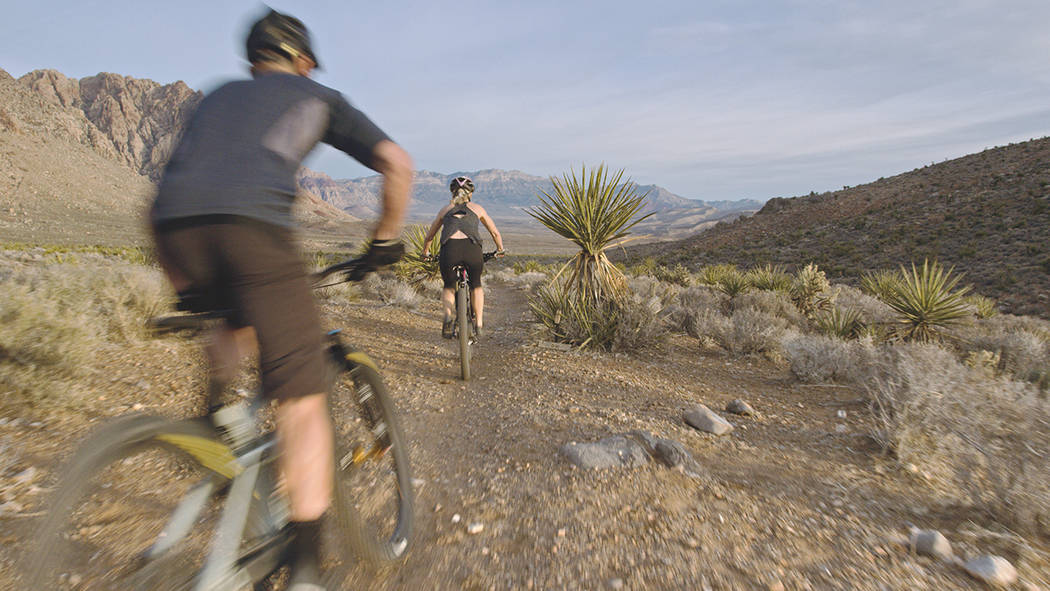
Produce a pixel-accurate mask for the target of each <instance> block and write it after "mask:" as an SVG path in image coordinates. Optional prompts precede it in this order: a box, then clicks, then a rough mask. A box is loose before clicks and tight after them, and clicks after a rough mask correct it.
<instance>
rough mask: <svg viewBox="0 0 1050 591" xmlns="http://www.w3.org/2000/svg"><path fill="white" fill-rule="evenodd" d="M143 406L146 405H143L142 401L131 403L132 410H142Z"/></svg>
mask: <svg viewBox="0 0 1050 591" xmlns="http://www.w3.org/2000/svg"><path fill="white" fill-rule="evenodd" d="M143 408H146V407H144V406H142V403H141V402H136V403H135V404H132V405H131V410H142V409H143Z"/></svg>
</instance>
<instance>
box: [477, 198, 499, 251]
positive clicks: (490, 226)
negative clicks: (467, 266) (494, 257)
mask: <svg viewBox="0 0 1050 591" xmlns="http://www.w3.org/2000/svg"><path fill="white" fill-rule="evenodd" d="M478 208H479V209H481V215H479V216H478V217H479V218H480V219H481V223H482V224H485V229H486V230H488V231H489V234H492V241H493V242H495V243H496V251H497V252H503V237H502V236H500V233H499V230H498V229H496V224H495V223H494V222H493V221H492V218H490V217H489V213H488V212H487V211H485V208H484V207H481V206H480V205H479V206H478Z"/></svg>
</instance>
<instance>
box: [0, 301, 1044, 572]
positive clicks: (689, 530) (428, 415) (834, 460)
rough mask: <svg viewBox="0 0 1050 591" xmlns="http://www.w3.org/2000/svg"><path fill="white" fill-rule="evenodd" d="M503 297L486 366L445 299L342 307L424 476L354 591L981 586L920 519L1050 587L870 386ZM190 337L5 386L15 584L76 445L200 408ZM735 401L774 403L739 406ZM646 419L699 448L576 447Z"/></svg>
mask: <svg viewBox="0 0 1050 591" xmlns="http://www.w3.org/2000/svg"><path fill="white" fill-rule="evenodd" d="M487 303H488V310H489V312H488V316H487V325H488V329H487V333H486V335H485V338H484V339H483V340H482V342H481V343H480V344H479V345H477V346H476V348H475V363H474V379H473V380H472V381H470V382H469V383H464V382H461V381H460V380H458V357H457V351H456V349H455V348H454V346H453V344H452V343H451V342H449V341H444V340H442V339H441V337H440V334H439V333H440V322H439V312H438V308H437V305H436V303H435V302H426V303H425V304H423V305H422V306H421V307H420V309H418V310H406V309H403V308H398V307H394V306H384V305H382V304H380V303H379V302H377V301H374V300H370V299H367V298H363V299H357V300H352V301H350V302H349V303H335V302H334V301H329V302H328V303H326V304H324V307H325V317H326V321H327V322H328V323H329V324H331V325H332V326H341V327H344V329H345V331H346V334H347V336H348V338H349V340H351V341H353V342H356V343H358V344H359V345H360V346H362V347H363V348H365V349H366V350H367V351H369V352H370V353H371V354H372V355H373V356H374V358H375V359H376V360H377V361H378V362H379V364H380V366H381V368H382V370H383V375H384V376H385V378H386V380H387V381H388V384H389V386H390V390H391V393H392V395H393V396H394V398H395V399H396V401H397V404H398V406H399V407H400V409H401V414H402V419H403V423H404V427H405V430H406V432H407V435H408V438H409V440H410V442H411V458H412V464H413V465H412V467H413V471H414V476H415V478H417V482H416V484H417V487H418V489H417V490H418V499H417V532H418V536H417V539H416V544H415V547H414V548H413V549H412V551H411V553H410V555H409V556H408V558H407V560H406V561H405V562H404V563H403V564H401V565H400V566H398V567H396V568H391V569H387V570H384V571H380V572H376V571H374V570H370V569H367V568H365V567H360V568H357V569H355V570H354V571H353V572H351V573H350V575H349V578H348V579H347V580H345V581H344V582H342V583H341V587H340V588H344V589H373V590H382V589H409V588H416V589H479V590H482V589H484V590H487V589H701V590H707V589H766V590H775V589H863V590H866V589H871V590H878V591H882V590H889V589H972V588H979V586H980V585H981V583H978V582H976V581H975V579H973V578H971V577H970V576H969V575H968V574H967V573H966V571H965V570H964V569H963V568H961V566H960V565H959V564H957V563H955V562H953V561H951V560H941V559H937V558H933V557H929V556H925V555H921V554H919V553H918V552H915V551H914V550H915V548H914V547H910V545H909V544H908V543H907V539H908V535H909V527H917V528H920V529H927V528H929V529H936V530H938V531H940V532H941V533H943V534H944V535H945V536H946V538H947V540H948V541H950V543H951V546H952V549H953V551H954V554H955V556H957V557H959V558H961V559H970V558H972V557H975V556H978V555H981V554H993V555H998V556H1002V557H1004V558H1006V559H1008V560H1009V561H1010V562H1011V563H1012V565H1013V566H1015V567H1016V568H1017V571H1018V572H1019V573H1020V582H1019V583H1017V584H1016V587H1015V588H1020V589H1047V588H1050V585H1048V582H1050V559H1048V557H1050V554H1048V552H1050V547H1048V546H1047V545H1046V544H1045V541H1044V543H1040V542H1038V541H1033V540H1022V539H1021V538H1019V537H1017V536H1015V535H1013V534H1011V533H1010V532H1009V531H1008V530H1005V529H1003V528H1001V527H998V526H997V525H996V524H994V523H992V522H989V521H987V520H986V519H985V518H984V517H983V516H981V515H979V514H976V513H972V512H968V511H966V510H963V509H959V508H956V507H952V506H945V505H943V504H940V503H938V501H937V495H935V494H932V493H931V488H930V486H929V484H928V483H927V482H926V480H925V479H924V476H923V474H921V473H920V472H918V471H917V470H914V471H909V470H908V467H907V466H904V467H901V466H898V465H897V463H896V462H895V461H894V460H893V459H892V458H889V457H886V456H885V455H884V454H882V452H881V450H880V449H879V447H878V446H877V445H876V444H875V443H874V441H873V440H872V439H870V438H869V437H868V435H867V434H868V433H870V432H872V431H873V429H874V428H875V425H873V424H872V418H871V415H870V413H869V412H868V410H867V407H866V403H865V402H864V400H863V399H862V395H861V393H860V392H858V391H853V390H851V389H849V388H844V387H839V386H833V385H827V386H823V385H817V386H813V385H808V386H807V385H801V384H799V383H797V382H796V381H795V380H794V379H793V378H792V377H791V374H790V373H789V372H788V371H787V370H786V369H785V368H783V367H781V366H778V365H776V364H774V363H771V362H769V361H765V360H759V359H750V360H749V359H734V358H728V357H723V356H720V355H710V354H700V353H699V352H698V349H697V345H696V341H695V340H692V339H689V338H686V337H675V338H673V339H672V340H671V341H670V342H669V344H668V346H667V348H666V349H665V350H664V351H662V352H659V353H649V354H643V355H640V356H619V355H609V354H592V353H587V352H579V351H575V350H562V349H560V348H558V347H555V346H553V345H552V344H547V343H544V342H543V340H542V339H541V338H540V337H539V335H537V334H536V333H535V332H534V328H533V326H532V324H531V322H530V320H529V318H528V313H527V303H526V293H525V292H523V291H520V290H517V289H513V288H511V287H508V286H493V288H492V289H490V290H489V293H488V298H487ZM190 347H191V345H189V344H186V343H182V342H179V341H174V340H171V339H165V340H159V341H153V342H149V343H144V344H143V345H142V346H141V347H131V348H128V347H125V348H121V349H120V350H112V351H109V350H107V351H101V352H100V353H99V355H100V363H102V364H104V366H105V367H106V368H107V371H103V372H96V373H95V374H92V376H90V377H89V378H86V379H84V380H83V383H82V384H80V386H79V388H80V390H78V392H80V393H79V394H78V400H80V401H81V403H80V404H79V405H77V406H75V407H73V406H69V405H65V406H62V405H59V406H49V405H44V404H41V405H37V406H34V407H32V408H25V407H24V406H21V407H20V406H19V405H16V404H13V403H12V402H11V401H10V400H9V401H7V402H6V403H0V589H15V588H20V587H18V586H17V585H16V583H15V575H16V573H17V572H18V568H19V567H18V559H19V556H20V555H19V551H20V550H22V549H24V548H25V547H26V541H27V539H28V538H29V537H30V535H31V532H32V530H33V526H34V523H36V520H37V519H38V518H39V516H40V514H41V511H42V510H43V504H42V503H43V502H44V501H45V500H46V498H47V496H46V495H47V492H48V487H49V486H50V484H51V482H52V471H53V470H54V469H55V467H56V465H58V462H59V461H60V460H61V459H63V458H64V457H66V456H67V455H68V454H69V453H70V452H71V447H70V445H69V442H71V441H76V439H77V438H78V437H80V436H82V435H83V433H85V432H86V430H87V429H89V428H90V427H91V426H93V425H94V424H97V423H98V422H100V421H102V420H105V419H106V418H108V417H111V416H115V415H119V414H122V413H125V412H128V411H130V410H133V409H134V410H146V411H159V412H165V413H169V414H176V415H178V414H186V413H189V412H191V411H192V404H191V403H190V402H188V401H187V398H188V393H189V392H192V391H194V390H193V389H194V388H195V386H196V383H197V381H196V380H197V375H198V372H199V368H198V364H199V358H198V357H197V356H196V355H195V354H193V353H192V349H191V348H190ZM734 399H743V400H745V401H747V402H748V403H749V404H750V405H751V406H752V407H753V408H754V410H755V411H756V413H757V414H756V415H753V416H740V415H735V414H731V413H727V412H724V411H723V409H724V408H725V406H726V404H727V403H729V402H731V401H732V400H734ZM700 404H704V405H706V406H707V407H709V408H710V409H712V410H714V411H717V412H718V413H719V414H721V415H722V416H723V417H725V418H726V419H727V420H728V421H729V422H730V423H731V424H732V425H733V427H734V428H733V429H732V430H731V431H730V432H728V433H726V434H723V435H720V436H716V435H713V434H710V433H705V432H702V431H699V430H697V429H695V428H693V427H691V426H690V425H688V424H687V423H686V422H685V421H684V420H683V416H684V414H685V413H687V412H688V411H691V410H693V409H695V408H696V407H697V406H698V405H700ZM636 431H644V432H648V433H650V434H652V435H653V436H654V437H658V438H666V439H669V440H672V441H675V442H678V443H680V444H681V445H682V447H683V448H684V451H686V452H688V453H689V454H690V455H691V456H692V459H693V461H694V462H695V464H692V463H690V464H688V465H687V466H685V467H683V468H671V467H668V466H666V465H665V464H663V463H661V462H658V461H646V462H644V463H641V465H638V466H634V467H612V468H606V469H599V470H586V469H581V468H578V467H576V466H575V465H573V464H572V463H571V462H570V461H569V460H568V458H567V457H566V455H564V454H563V453H561V452H560V451H559V450H560V449H561V448H562V447H563V446H565V445H566V444H571V443H574V442H575V443H589V442H595V441H599V440H602V439H606V438H609V437H613V436H617V435H628V434H631V433H632V432H636ZM640 437H641V438H644V437H643V436H640V435H637V434H635V435H631V436H630V438H631V440H632V441H638V440H639V438H640ZM643 447H644V446H643ZM642 459H643V460H644V459H645V456H644V454H643V455H642Z"/></svg>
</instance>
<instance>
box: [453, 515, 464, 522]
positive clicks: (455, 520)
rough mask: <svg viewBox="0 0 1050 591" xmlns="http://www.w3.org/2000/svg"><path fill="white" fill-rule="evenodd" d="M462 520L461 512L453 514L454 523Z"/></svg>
mask: <svg viewBox="0 0 1050 591" xmlns="http://www.w3.org/2000/svg"><path fill="white" fill-rule="evenodd" d="M462 520H463V518H462V517H460V516H459V513H456V514H455V515H453V516H452V523H459V522H460V521H462Z"/></svg>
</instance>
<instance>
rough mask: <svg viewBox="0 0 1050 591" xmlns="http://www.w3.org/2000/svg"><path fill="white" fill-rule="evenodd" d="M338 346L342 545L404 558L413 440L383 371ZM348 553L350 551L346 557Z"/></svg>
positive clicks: (381, 558)
mask: <svg viewBox="0 0 1050 591" xmlns="http://www.w3.org/2000/svg"><path fill="white" fill-rule="evenodd" d="M341 349H342V347H333V349H332V352H333V354H334V355H333V357H334V361H335V363H336V364H337V365H336V367H335V369H336V371H337V372H338V373H337V375H336V383H335V385H334V387H333V388H332V392H331V395H330V397H329V401H330V402H329V407H330V409H331V413H332V424H333V429H334V432H335V458H336V467H335V470H336V471H335V495H334V496H335V503H334V504H335V511H334V513H335V520H334V525H336V526H337V527H336V528H335V531H333V532H331V533H330V534H329V535H330V536H332V537H335V538H337V539H336V540H334V541H335V542H336V545H334V546H333V545H331V544H328V546H329V547H330V548H331V547H336V548H342V547H346V546H349V547H350V548H351V549H352V550H353V551H354V552H355V553H356V555H357V556H358V557H359V558H362V559H364V560H366V561H367V562H370V563H372V564H373V565H381V564H384V563H388V562H392V561H396V560H400V559H401V558H403V557H404V556H405V553H406V552H407V550H408V548H409V545H410V541H411V535H412V519H413V511H412V503H413V496H414V495H413V491H412V478H411V476H410V473H409V466H408V448H407V447H406V444H405V438H404V435H403V434H402V432H401V427H400V424H399V423H398V420H397V416H396V413H395V410H394V404H393V401H391V399H390V396H389V395H388V394H387V391H386V387H385V386H384V385H383V381H382V379H381V378H380V377H379V373H378V372H376V370H375V369H374V368H373V367H371V366H370V365H371V364H372V361H371V360H370V359H368V357H367V356H364V355H363V354H361V353H349V354H347V353H346V352H345V351H342V350H341ZM345 558H348V557H345Z"/></svg>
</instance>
